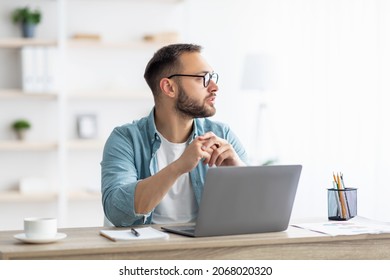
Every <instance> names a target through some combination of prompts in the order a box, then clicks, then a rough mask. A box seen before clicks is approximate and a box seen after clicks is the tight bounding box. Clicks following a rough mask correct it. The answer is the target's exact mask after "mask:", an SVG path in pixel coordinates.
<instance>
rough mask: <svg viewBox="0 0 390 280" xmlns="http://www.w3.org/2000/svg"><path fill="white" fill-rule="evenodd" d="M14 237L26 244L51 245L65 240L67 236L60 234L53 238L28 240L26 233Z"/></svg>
mask: <svg viewBox="0 0 390 280" xmlns="http://www.w3.org/2000/svg"><path fill="white" fill-rule="evenodd" d="M14 237H15V238H16V239H17V240H20V241H23V242H25V243H51V242H56V241H58V240H61V239H64V238H65V237H66V234H65V233H60V232H59V233H57V234H56V236H54V237H52V238H28V237H27V236H26V234H25V233H19V234H15V235H14Z"/></svg>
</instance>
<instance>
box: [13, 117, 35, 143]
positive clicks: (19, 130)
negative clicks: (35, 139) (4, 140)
mask: <svg viewBox="0 0 390 280" xmlns="http://www.w3.org/2000/svg"><path fill="white" fill-rule="evenodd" d="M30 127H31V124H30V122H29V121H28V120H25V119H18V120H16V121H14V122H13V123H12V129H13V130H14V131H15V133H16V138H17V139H18V140H24V139H25V138H26V137H25V135H26V131H27V130H28V129H30Z"/></svg>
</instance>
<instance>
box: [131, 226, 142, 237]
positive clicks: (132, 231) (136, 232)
mask: <svg viewBox="0 0 390 280" xmlns="http://www.w3.org/2000/svg"><path fill="white" fill-rule="evenodd" d="M131 233H132V234H134V235H135V236H137V237H139V236H140V233H139V232H138V231H137V230H135V229H134V228H131Z"/></svg>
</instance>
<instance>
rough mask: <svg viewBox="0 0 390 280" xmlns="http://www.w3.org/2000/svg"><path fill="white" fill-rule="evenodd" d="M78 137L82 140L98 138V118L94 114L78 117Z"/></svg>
mask: <svg viewBox="0 0 390 280" xmlns="http://www.w3.org/2000/svg"><path fill="white" fill-rule="evenodd" d="M77 136H78V137H79V138H80V139H93V138H96V137H97V117H96V115H93V114H85V115H79V116H77Z"/></svg>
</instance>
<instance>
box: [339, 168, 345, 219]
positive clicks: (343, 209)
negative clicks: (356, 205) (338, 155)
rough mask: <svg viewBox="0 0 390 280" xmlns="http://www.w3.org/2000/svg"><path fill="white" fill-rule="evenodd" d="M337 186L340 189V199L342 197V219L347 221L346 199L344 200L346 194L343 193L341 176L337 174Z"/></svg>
mask: <svg viewBox="0 0 390 280" xmlns="http://www.w3.org/2000/svg"><path fill="white" fill-rule="evenodd" d="M337 185H338V188H339V197H340V203H341V218H343V219H347V211H346V209H345V206H346V205H345V198H344V194H343V192H342V191H340V190H342V188H343V187H342V185H341V181H340V176H339V174H337Z"/></svg>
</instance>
